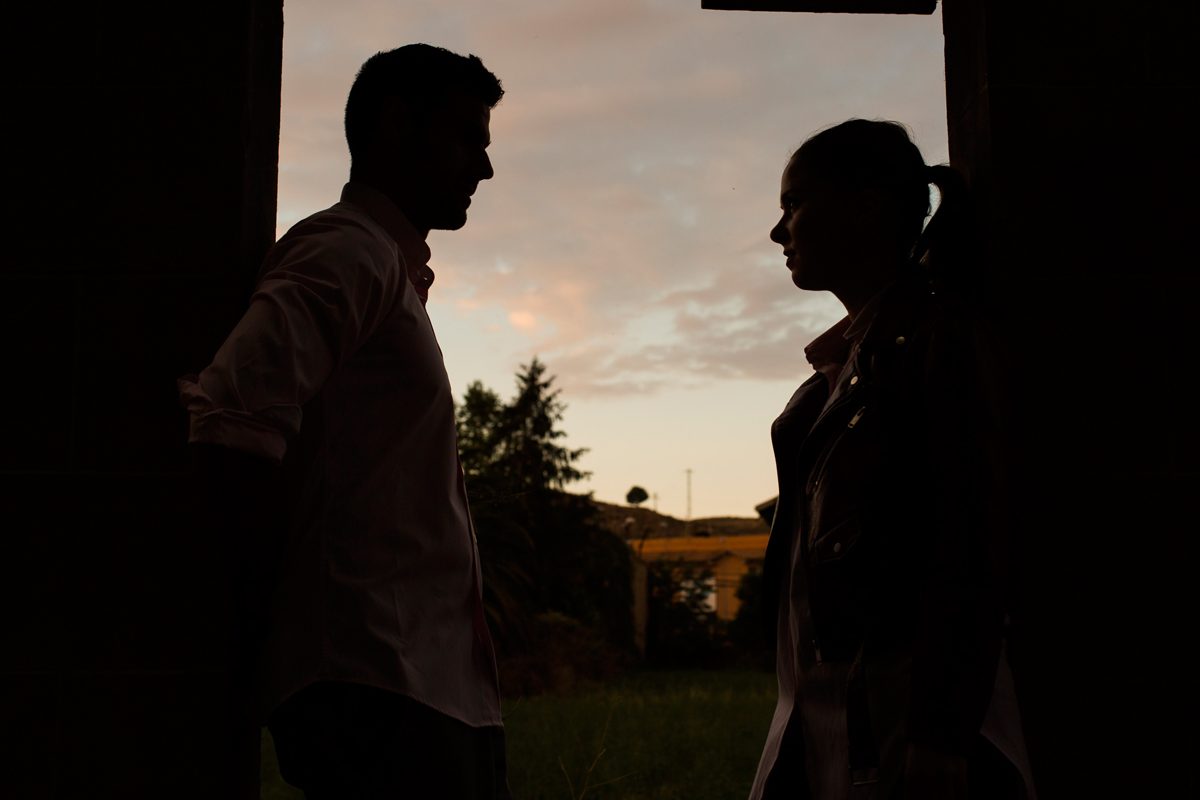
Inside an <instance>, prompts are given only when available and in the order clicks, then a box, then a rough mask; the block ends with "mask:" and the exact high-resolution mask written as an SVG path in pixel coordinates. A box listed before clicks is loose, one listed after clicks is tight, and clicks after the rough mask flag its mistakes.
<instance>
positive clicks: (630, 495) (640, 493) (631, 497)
mask: <svg viewBox="0 0 1200 800" xmlns="http://www.w3.org/2000/svg"><path fill="white" fill-rule="evenodd" d="M649 499H650V495H649V494H647V493H646V490H645V489H643V488H642V487H640V486H634V487H633V488H632V489H630V490H629V491H628V492H627V493H626V494H625V502H626V503H629V505H631V506H634V507H637V506H640V505H641V504H642V503H644V502H646V501H647V500H649Z"/></svg>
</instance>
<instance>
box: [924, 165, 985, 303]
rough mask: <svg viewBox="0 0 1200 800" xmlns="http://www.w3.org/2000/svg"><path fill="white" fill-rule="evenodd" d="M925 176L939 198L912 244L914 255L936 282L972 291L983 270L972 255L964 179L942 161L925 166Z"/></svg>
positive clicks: (954, 289) (972, 236)
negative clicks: (935, 208) (934, 187)
mask: <svg viewBox="0 0 1200 800" xmlns="http://www.w3.org/2000/svg"><path fill="white" fill-rule="evenodd" d="M924 177H925V180H926V182H927V183H930V184H933V185H934V186H936V187H937V189H938V194H939V201H938V206H937V210H936V211H934V214H933V217H931V218H930V220H929V222H928V224H926V225H925V230H924V231H922V232H921V236H920V238H919V239H917V243H916V245H914V247H913V259H914V260H915V261H917V262H919V263H920V264H921V265H922V266H924V267H925V269H926V270H927V271H928V272H929V275H930V277H931V278H932V279H933V282H934V284H935V286H938V287H941V288H945V289H947V290H949V291H952V292H958V293H974V292H975V291H976V290H977V289H978V288H979V282H980V278H981V275H982V273H981V270H980V265H979V264H978V263H976V259H975V232H974V218H973V214H972V209H971V205H970V198H969V195H968V192H967V186H966V183H965V182H964V181H963V179H962V176H961V175H960V174H959V173H958V171H957V170H955V169H953V168H952V167H949V166H946V165H944V164H939V165H935V166H928V167H925V170H924Z"/></svg>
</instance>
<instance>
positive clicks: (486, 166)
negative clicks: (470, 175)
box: [479, 152, 496, 181]
mask: <svg viewBox="0 0 1200 800" xmlns="http://www.w3.org/2000/svg"><path fill="white" fill-rule="evenodd" d="M479 167H480V170H479V180H481V181H486V180H488V179H489V178H492V177H494V176H495V174H496V170H494V169H492V160H491V159H490V158H488V154H487V153H486V152H485V153H484V154H483V158H482V159H480V163H479Z"/></svg>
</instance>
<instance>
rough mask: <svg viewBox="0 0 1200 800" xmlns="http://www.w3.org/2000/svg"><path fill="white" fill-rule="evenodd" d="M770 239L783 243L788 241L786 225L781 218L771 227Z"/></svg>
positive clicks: (776, 242)
mask: <svg viewBox="0 0 1200 800" xmlns="http://www.w3.org/2000/svg"><path fill="white" fill-rule="evenodd" d="M771 241H772V242H774V243H775V244H783V245H786V244H787V243H788V234H787V227H786V226H785V225H784V224H783V220H782V219H781V220H779V222H777V223H775V227H774V228H771Z"/></svg>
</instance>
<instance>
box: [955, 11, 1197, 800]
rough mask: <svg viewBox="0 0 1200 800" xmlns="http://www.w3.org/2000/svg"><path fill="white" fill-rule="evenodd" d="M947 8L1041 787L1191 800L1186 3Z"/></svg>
mask: <svg viewBox="0 0 1200 800" xmlns="http://www.w3.org/2000/svg"><path fill="white" fill-rule="evenodd" d="M942 13H943V19H944V25H945V33H946V61H947V69H946V78H947V99H948V109H949V131H950V150H951V160H952V162H953V163H954V164H955V165H956V166H958V167H959V168H961V169H963V170H964V171H965V172H967V173H968V176H969V178H970V181H971V184H972V186H973V188H974V189H975V195H976V197H977V199H978V201H979V203H980V219H981V222H982V225H983V233H984V237H985V240H986V244H987V259H988V263H987V269H988V277H989V279H990V285H991V293H990V297H991V300H992V303H993V306H994V309H995V310H996V312H997V313H998V316H999V318H1000V320H1001V321H1002V326H1001V330H1002V334H1003V338H1004V340H1005V342H1006V344H1007V351H1008V356H1009V357H1010V360H1011V363H1010V368H1009V371H1008V374H1007V378H1008V381H1007V384H1006V391H1007V396H1008V400H1009V402H1010V421H1011V423H1012V424H1011V430H1010V436H1011V439H1010V441H1011V443H1012V445H1013V452H1012V465H1011V466H1012V467H1013V470H1014V473H1015V483H1014V485H1013V486H1012V488H1011V495H1010V512H1011V513H1012V517H1013V519H1012V521H1013V527H1012V529H1013V531H1014V532H1015V534H1016V535H1017V537H1018V540H1017V541H1018V546H1019V550H1018V551H1017V553H1016V566H1017V592H1016V599H1017V604H1018V605H1017V610H1018V614H1017V617H1018V618H1017V620H1016V627H1015V629H1014V632H1013V644H1012V647H1013V652H1012V660H1013V664H1014V669H1015V671H1016V677H1017V681H1018V690H1019V691H1020V692H1021V693H1022V694H1023V697H1024V706H1025V707H1024V713H1025V720H1026V730H1027V735H1028V737H1029V744H1030V748H1031V751H1032V752H1031V755H1032V757H1033V760H1034V768H1035V771H1036V775H1037V778H1038V780H1039V784H1040V786H1039V788H1040V790H1041V796H1042V797H1043V798H1058V797H1062V798H1073V797H1089V796H1105V797H1107V796H1115V797H1165V796H1177V795H1181V792H1180V790H1181V789H1182V788H1183V787H1184V786H1185V785H1187V784H1188V782H1192V783H1193V786H1192V789H1193V791H1194V789H1195V786H1194V781H1195V778H1194V777H1192V776H1191V775H1189V774H1188V773H1191V772H1194V771H1193V770H1190V769H1187V768H1184V769H1181V768H1180V767H1181V766H1182V765H1185V764H1189V763H1191V762H1192V761H1193V760H1194V754H1190V753H1188V752H1187V751H1186V750H1185V748H1184V745H1185V742H1188V741H1190V740H1191V738H1193V737H1190V736H1185V735H1184V730H1185V727H1184V723H1185V721H1186V718H1185V716H1184V715H1185V713H1186V712H1185V710H1184V709H1185V708H1190V709H1194V708H1195V707H1196V705H1195V689H1194V684H1195V679H1194V678H1193V677H1192V676H1193V674H1194V673H1195V661H1194V658H1193V657H1192V656H1190V655H1189V653H1190V652H1191V651H1192V650H1193V649H1194V647H1193V643H1192V642H1191V638H1192V634H1191V632H1192V631H1193V630H1194V628H1195V626H1194V624H1191V622H1190V617H1189V615H1188V614H1187V613H1186V611H1187V608H1188V607H1189V606H1190V605H1193V604H1194V599H1193V597H1194V589H1193V588H1192V587H1194V586H1195V585H1196V578H1197V576H1196V568H1195V555H1196V550H1195V546H1194V544H1193V541H1194V539H1195V531H1196V530H1200V525H1198V524H1197V520H1196V499H1197V498H1198V497H1200V475H1198V471H1197V467H1198V465H1200V464H1198V454H1200V414H1198V413H1197V404H1196V402H1195V401H1196V394H1195V388H1194V386H1195V383H1196V379H1195V371H1196V370H1195V364H1196V352H1197V345H1198V344H1200V335H1198V333H1197V315H1196V307H1197V299H1198V292H1200V273H1198V271H1197V269H1196V263H1197V258H1196V256H1195V254H1194V253H1193V252H1192V249H1193V248H1192V247H1191V240H1192V238H1193V237H1194V235H1195V230H1196V220H1197V218H1198V213H1197V212H1198V211H1200V209H1198V208H1197V185H1198V183H1200V169H1198V165H1197V152H1196V150H1197V145H1196V134H1195V129H1194V127H1193V124H1192V117H1194V112H1195V109H1196V108H1197V107H1198V106H1197V94H1196V72H1195V68H1194V60H1193V57H1192V56H1191V55H1190V54H1191V53H1194V50H1195V47H1196V30H1197V26H1196V23H1197V19H1196V12H1195V10H1194V5H1193V4H1183V3H1180V4H1158V5H1156V6H1155V7H1154V9H1153V11H1147V10H1145V9H1141V8H1137V7H1134V6H1130V5H1129V4H1123V3H1122V4H1117V3H1094V2H1086V1H1085V0H1067V1H1066V2H1057V3H1040V4H1035V5H1031V4H1028V3H1012V2H1008V1H1007V0H979V1H977V2H965V1H964V0H946V2H945V3H944V4H943V11H942ZM1189 601H1190V602H1189Z"/></svg>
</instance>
